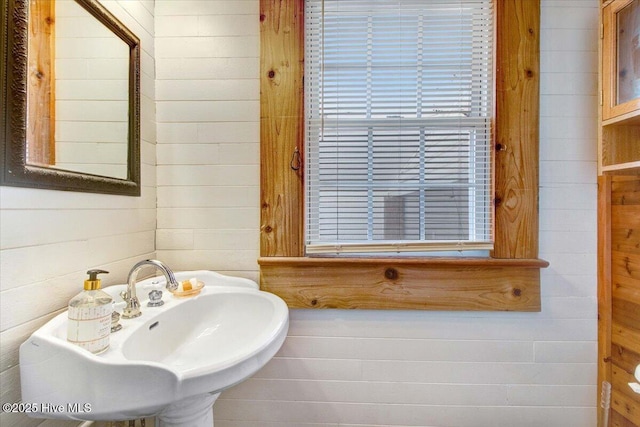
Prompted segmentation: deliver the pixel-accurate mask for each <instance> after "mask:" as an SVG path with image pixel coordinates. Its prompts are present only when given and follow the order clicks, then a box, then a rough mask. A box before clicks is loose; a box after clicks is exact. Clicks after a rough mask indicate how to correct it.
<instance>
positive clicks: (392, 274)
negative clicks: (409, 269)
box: [384, 268, 399, 280]
mask: <svg viewBox="0 0 640 427" xmlns="http://www.w3.org/2000/svg"><path fill="white" fill-rule="evenodd" d="M398 276H399V274H398V270H396V269H395V268H387V269H386V270H385V271H384V277H386V278H387V279H389V280H396V279H397V278H398Z"/></svg>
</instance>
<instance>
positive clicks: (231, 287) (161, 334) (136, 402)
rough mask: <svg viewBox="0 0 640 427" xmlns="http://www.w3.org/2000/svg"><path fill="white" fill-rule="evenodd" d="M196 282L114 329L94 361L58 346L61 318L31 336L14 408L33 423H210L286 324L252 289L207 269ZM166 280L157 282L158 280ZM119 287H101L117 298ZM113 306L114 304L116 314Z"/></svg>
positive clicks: (62, 339) (280, 307)
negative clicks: (25, 408)
mask: <svg viewBox="0 0 640 427" xmlns="http://www.w3.org/2000/svg"><path fill="white" fill-rule="evenodd" d="M175 275H176V279H177V280H179V281H181V280H187V279H190V278H192V277H196V278H197V279H198V280H200V281H202V282H204V283H205V286H204V288H203V289H202V291H201V293H200V294H199V295H197V296H194V297H190V298H184V299H181V298H175V297H174V296H172V295H171V294H170V293H169V292H165V293H164V298H163V299H164V301H165V304H164V305H162V306H161V307H147V306H146V301H145V300H146V295H147V293H148V290H146V287H147V286H148V285H149V284H150V283H151V281H152V280H158V278H154V279H148V280H146V281H142V282H140V283H138V284H137V286H136V288H137V290H138V295H140V296H141V297H143V296H144V297H143V298H141V302H142V315H141V316H140V317H137V318H135V319H129V320H126V319H123V320H121V321H120V323H121V324H122V330H120V331H118V332H115V333H113V334H111V345H110V347H109V349H108V350H107V351H106V352H105V353H102V354H100V355H94V354H92V353H90V352H89V351H87V350H84V349H81V348H79V347H77V346H75V345H73V344H71V343H69V342H67V339H66V333H67V332H66V331H67V314H66V312H65V313H62V314H60V315H59V316H57V317H55V318H54V319H52V320H51V321H49V322H48V323H47V324H45V325H44V326H43V327H41V328H40V329H38V330H37V331H36V332H34V333H33V335H31V337H30V338H29V339H28V340H27V341H25V342H24V343H23V344H22V346H21V347H20V375H21V384H22V401H23V402H29V404H30V405H32V408H33V409H34V411H33V412H32V413H30V414H29V415H30V416H32V417H35V418H54V419H73V420H129V419H135V418H142V417H148V416H156V417H157V420H158V421H159V425H160V426H164V427H177V426H183V427H187V426H189V427H205V426H207V427H208V426H212V425H213V412H212V406H213V404H214V402H215V400H216V398H217V397H218V395H219V394H220V392H221V391H223V390H224V389H226V388H229V387H231V386H233V385H235V384H238V383H239V382H241V381H243V380H245V379H247V378H248V377H250V376H251V375H253V374H254V373H255V372H256V371H258V370H259V369H260V368H262V367H263V366H264V365H265V364H266V363H267V362H268V361H269V360H270V359H271V358H272V357H273V356H274V355H275V353H276V352H277V351H278V349H279V348H280V347H281V346H282V343H283V342H284V339H285V337H286V335H287V330H288V326H289V312H288V309H287V306H286V304H285V303H284V302H283V301H282V300H281V299H280V298H278V297H277V296H275V295H273V294H270V293H267V292H262V291H260V290H258V286H257V284H256V283H255V282H252V281H250V280H247V279H240V278H233V277H229V276H223V275H220V274H217V273H214V272H211V271H190V272H181V273H176V274H175ZM162 281H164V279H162ZM125 288H126V286H125V285H118V286H112V287H108V288H105V291H107V292H108V293H110V294H111V295H113V296H114V300H115V301H120V298H119V297H118V296H117V295H118V294H119V293H120V291H122V290H124V289H125ZM119 305H123V304H118V305H116V308H118V306H119Z"/></svg>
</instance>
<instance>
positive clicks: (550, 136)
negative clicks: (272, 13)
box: [0, 0, 598, 427]
mask: <svg viewBox="0 0 640 427" xmlns="http://www.w3.org/2000/svg"><path fill="white" fill-rule="evenodd" d="M105 3H106V4H107V5H108V6H112V5H117V6H118V7H120V8H121V10H122V12H119V13H122V15H118V16H121V17H122V19H123V20H125V22H126V23H127V25H130V26H131V27H132V28H133V30H134V31H135V32H136V33H138V34H142V35H143V49H144V53H143V71H144V74H143V93H144V94H145V97H144V99H143V117H144V122H143V139H144V141H143V162H144V166H143V180H144V181H143V183H144V186H145V187H144V189H143V197H142V198H140V199H131V198H120V197H112V196H100V195H89V194H75V193H59V192H50V191H42V190H26V189H17V188H10V187H2V188H0V207H1V209H0V215H1V216H0V219H1V220H2V231H3V233H2V236H0V245H1V246H0V248H1V249H2V252H0V258H1V259H0V262H1V266H0V278H1V287H0V291H1V293H0V296H1V297H2V301H1V307H2V310H1V313H0V320H1V321H2V328H1V330H2V332H1V333H0V339H1V340H2V346H1V347H2V348H1V352H0V356H1V358H0V363H1V365H0V366H1V368H0V369H1V371H2V373H1V374H0V380H1V381H2V388H1V390H2V396H1V397H2V402H5V401H14V400H17V399H18V398H19V388H17V386H16V384H17V367H16V363H17V346H18V344H19V343H20V342H22V341H23V340H24V339H25V338H26V337H27V336H28V334H29V333H30V332H31V331H32V330H33V329H35V328H36V327H38V326H39V325H40V324H42V323H44V322H45V321H46V320H47V319H48V318H50V317H51V316H52V315H53V314H55V313H56V312H57V311H58V310H59V309H62V308H63V307H64V305H65V304H66V302H67V300H68V299H69V298H70V297H71V296H72V295H73V294H75V293H76V292H77V291H78V286H79V285H80V284H81V283H82V279H83V276H84V271H85V270H86V269H87V268H90V267H94V266H101V267H105V268H107V269H108V270H112V271H113V273H112V274H111V277H109V278H108V279H106V280H105V282H106V283H115V282H122V281H123V280H124V275H125V274H126V272H127V270H128V268H130V266H131V265H132V264H133V262H134V261H135V260H136V259H139V258H143V257H145V256H150V255H153V254H154V252H156V251H157V256H158V257H159V258H160V259H163V260H165V261H167V262H168V263H169V265H171V266H172V267H174V268H175V269H177V270H180V269H190V268H208V269H214V270H219V271H222V272H227V273H231V274H237V275H241V276H245V277H249V278H253V279H257V264H256V258H257V256H258V232H257V230H258V224H259V188H258V185H259V182H258V173H259V146H258V144H259V113H258V109H259V89H258V80H259V75H258V73H259V71H258V70H259V58H258V54H259V49H258V46H259V27H258V13H259V12H258V0H235V1H231V0H230V1H217V0H210V1H209V0H156V4H155V12H154V6H153V2H152V1H144V2H138V1H130V0H127V1H124V0H120V1H115V0H111V1H106V2H105ZM597 7H598V1H597V0H564V1H563V0H542V45H541V49H542V52H541V66H542V70H541V71H542V74H541V92H542V93H541V129H540V130H541V152H540V156H541V164H540V171H541V180H540V187H541V189H540V245H541V257H542V258H545V259H547V260H549V261H550V262H551V266H550V267H549V268H548V269H546V270H544V271H543V273H542V275H543V283H542V293H543V295H542V296H543V311H542V312H541V313H534V314H527V313H432V312H400V311H390V312H377V311H332V310H326V311H306V310H295V311H292V313H291V329H290V333H289V338H288V340H287V341H286V343H285V345H284V347H283V348H282V350H281V351H280V352H279V354H278V355H277V357H276V358H275V359H274V360H273V361H272V362H271V363H269V364H268V365H267V366H266V367H265V368H264V369H263V370H262V371H260V372H259V373H258V374H256V375H255V376H254V377H253V378H252V379H250V380H249V381H247V382H246V383H244V384H241V385H239V386H237V387H235V388H233V389H230V390H228V391H226V392H225V393H223V395H222V396H221V398H220V399H219V401H218V403H217V404H216V410H215V420H216V427H258V426H260V427H270V426H273V427H275V426H278V427H297V426H307V427H320V426H322V427H327V426H338V425H340V426H346V427H355V426H364V425H366V426H395V427H400V426H430V425H438V426H443V425H447V426H459V427H466V426H469V427H482V426H495V425H505V426H518V427H520V426H532V427H533V426H535V427H538V426H540V425H545V426H558V427H560V426H562V427H567V426H576V427H578V426H579V427H585V426H586V427H589V426H595V402H596V401H597V400H596V384H595V383H596V339H597V334H596V206H595V203H596V184H595V175H596V159H595V145H596V99H597V97H596V90H597V89H596V72H597V52H596V46H597ZM124 12H126V13H124ZM154 14H155V18H154ZM154 19H155V33H156V34H155V37H156V38H155V39H154ZM154 43H155V53H154V49H153V46H154ZM238 50H239V51H238ZM154 61H155V63H156V65H157V70H156V71H157V72H156V74H155V77H156V78H157V80H156V81H155V82H154V80H153V79H154V74H153V70H154V68H153V65H154ZM154 83H155V95H154ZM155 97H157V103H156V101H155ZM156 108H157V118H158V120H157V121H158V123H157V140H158V146H157V147H155V146H154V142H155V140H156V137H155V135H156V126H154V121H155V120H156V112H155V110H156ZM156 157H157V163H158V166H157V168H155V167H153V166H154V164H155V162H156ZM156 176H157V188H156V187H155V183H156ZM156 194H157V215H156ZM156 218H157V226H155V225H154V223H155V221H156ZM46 223H48V224H50V225H51V226H50V227H43V226H42V225H41V224H46ZM69 224H73V226H71V227H70V226H69ZM114 230H115V232H114ZM5 231H6V233H5ZM154 234H156V239H157V243H156V244H155V245H156V246H154ZM7 311H8V312H9V314H5V312H7ZM1 417H2V418H0V424H3V425H4V423H5V422H6V423H7V425H16V426H17V425H21V426H22V425H25V426H35V425H37V424H38V422H37V421H35V420H29V419H26V418H24V417H13V416H7V415H5V414H3V415H1ZM54 424H55V425H58V423H45V425H49V426H51V425H54ZM65 425H67V424H66V423H65Z"/></svg>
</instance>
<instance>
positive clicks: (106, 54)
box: [26, 0, 129, 179]
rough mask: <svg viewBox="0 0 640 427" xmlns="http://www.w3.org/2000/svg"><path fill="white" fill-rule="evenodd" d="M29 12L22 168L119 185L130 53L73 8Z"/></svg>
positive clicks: (44, 2) (36, 2) (69, 2)
mask: <svg viewBox="0 0 640 427" xmlns="http://www.w3.org/2000/svg"><path fill="white" fill-rule="evenodd" d="M29 7H30V11H29V48H28V51H27V55H28V62H29V69H28V80H29V84H28V85H27V92H28V94H27V100H28V101H27V111H28V115H27V153H26V156H27V157H26V158H27V163H28V164H31V165H38V166H48V167H54V168H58V169H64V170H69V171H76V172H85V173H91V174H96V175H104V176H109V177H113V178H120V179H126V178H127V153H128V150H127V140H128V117H129V103H128V96H129V86H128V79H129V46H128V45H127V44H126V43H124V41H122V40H121V39H120V38H119V37H118V36H117V35H115V34H114V33H113V32H112V31H111V30H110V29H109V28H107V27H106V26H105V25H104V24H103V23H102V22H100V21H98V20H97V19H96V18H94V17H93V16H92V15H91V14H89V12H88V11H87V10H86V9H84V8H83V7H82V6H80V4H78V3H77V2H76V1H75V0H56V1H51V0H31V2H30V5H29ZM52 22H54V23H55V24H54V25H50V23H52ZM43 91H45V92H44V93H43Z"/></svg>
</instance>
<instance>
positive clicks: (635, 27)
mask: <svg viewBox="0 0 640 427" xmlns="http://www.w3.org/2000/svg"><path fill="white" fill-rule="evenodd" d="M602 19H603V25H604V34H603V41H602V60H603V64H602V72H603V117H602V118H603V120H609V119H614V118H622V119H625V118H629V117H632V116H635V115H636V113H639V112H640V0H616V1H614V2H612V3H610V4H609V5H608V6H606V7H605V8H604V10H603V16H602Z"/></svg>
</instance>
